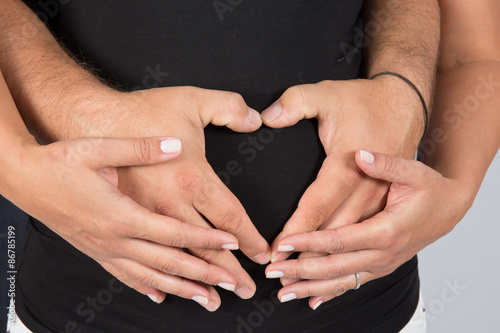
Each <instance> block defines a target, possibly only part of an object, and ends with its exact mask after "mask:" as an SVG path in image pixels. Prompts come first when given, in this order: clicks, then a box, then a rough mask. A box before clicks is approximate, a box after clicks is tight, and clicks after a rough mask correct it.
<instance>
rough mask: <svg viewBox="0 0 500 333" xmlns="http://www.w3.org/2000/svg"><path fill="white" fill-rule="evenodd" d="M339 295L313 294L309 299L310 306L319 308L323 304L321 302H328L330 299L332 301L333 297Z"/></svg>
mask: <svg viewBox="0 0 500 333" xmlns="http://www.w3.org/2000/svg"><path fill="white" fill-rule="evenodd" d="M337 296H339V295H337V294H328V295H322V296H312V297H311V298H310V299H309V306H310V307H311V309H313V310H316V309H317V308H319V307H320V306H321V304H323V303H326V302H328V301H331V300H332V299H334V298H335V297H337Z"/></svg>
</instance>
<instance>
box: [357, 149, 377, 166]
mask: <svg viewBox="0 0 500 333" xmlns="http://www.w3.org/2000/svg"><path fill="white" fill-rule="evenodd" d="M359 152H360V154H361V160H362V161H363V162H365V163H366V164H373V163H375V156H373V154H372V153H370V152H367V151H366V150H360V151H359Z"/></svg>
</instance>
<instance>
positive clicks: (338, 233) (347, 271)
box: [266, 151, 474, 309]
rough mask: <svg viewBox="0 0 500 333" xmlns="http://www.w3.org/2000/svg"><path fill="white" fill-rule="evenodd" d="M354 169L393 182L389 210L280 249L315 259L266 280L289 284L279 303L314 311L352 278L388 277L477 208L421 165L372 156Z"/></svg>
mask: <svg viewBox="0 0 500 333" xmlns="http://www.w3.org/2000/svg"><path fill="white" fill-rule="evenodd" d="M356 162H357V165H358V166H359V167H360V168H361V170H362V171H363V172H364V173H366V174H367V175H368V176H370V177H373V178H375V179H380V180H384V181H388V182H392V185H391V188H390V191H389V195H388V198H387V206H386V207H385V209H384V210H383V211H382V212H380V213H379V214H377V215H375V216H374V217H372V218H370V219H367V220H365V221H363V222H361V223H356V224H350V225H347V226H343V225H342V223H338V224H332V225H331V226H330V228H329V229H328V230H320V231H316V232H311V233H302V234H296V235H292V236H289V237H286V238H284V239H282V240H281V241H280V242H279V243H278V244H277V245H278V246H279V247H281V249H284V250H287V251H289V250H292V249H293V251H297V252H305V253H311V252H314V253H316V254H315V255H313V256H314V257H311V254H310V255H305V256H302V255H301V256H300V257H299V259H297V260H287V261H282V262H279V263H273V264H271V265H269V267H267V270H266V271H267V273H268V274H269V273H271V272H275V273H271V274H272V275H273V276H283V277H284V278H285V279H286V280H285V283H284V285H285V287H284V288H283V289H282V290H280V292H279V294H278V297H279V298H280V299H282V300H283V299H285V300H286V299H294V298H305V297H311V298H310V300H309V305H310V306H311V308H313V309H316V308H317V307H318V306H319V305H321V304H322V303H323V302H326V301H328V300H331V299H332V298H334V297H336V296H339V295H342V294H343V293H345V292H346V291H348V290H350V289H353V288H354V287H355V286H356V278H355V276H354V273H359V275H360V278H361V283H362V284H364V283H366V282H368V281H371V280H374V279H377V278H380V277H383V276H386V275H388V274H390V273H392V272H393V271H394V270H396V269H397V268H398V267H399V266H400V265H402V264H403V263H405V262H406V261H408V260H409V259H411V258H412V257H413V256H414V255H415V254H417V253H418V252H419V251H420V250H422V249H423V248H425V247H426V246H427V245H429V244H431V243H433V242H434V241H436V240H437V239H439V238H440V237H442V236H444V235H445V234H447V233H449V232H450V231H451V230H452V229H453V228H454V227H455V225H456V224H457V223H458V222H459V221H460V220H461V219H462V217H463V216H464V215H465V213H466V211H467V210H468V208H469V207H470V206H471V204H472V198H473V195H474V194H473V193H470V191H467V190H466V189H465V188H464V186H463V185H462V184H461V183H460V182H459V181H457V180H455V179H449V178H445V177H443V176H442V175H441V174H440V173H438V172H436V171H434V170H432V169H431V168H429V167H427V166H425V165H423V164H422V163H420V162H416V161H413V160H407V159H401V158H396V157H391V156H387V155H384V154H374V155H373V154H371V153H369V152H367V151H361V152H358V153H357V154H356ZM306 251H311V252H306ZM318 253H324V254H323V255H319V256H318ZM276 272H277V273H276ZM297 279H304V280H307V281H300V280H297ZM361 288H362V287H361ZM287 295H290V296H287Z"/></svg>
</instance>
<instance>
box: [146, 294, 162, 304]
mask: <svg viewBox="0 0 500 333" xmlns="http://www.w3.org/2000/svg"><path fill="white" fill-rule="evenodd" d="M148 297H149V299H150V300H152V301H153V302H155V303H158V304H160V303H159V302H158V297H156V296H155V295H152V294H148Z"/></svg>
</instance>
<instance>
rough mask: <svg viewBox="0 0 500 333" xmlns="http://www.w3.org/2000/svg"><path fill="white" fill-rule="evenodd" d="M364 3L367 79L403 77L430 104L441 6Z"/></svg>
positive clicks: (430, 1)
mask: <svg viewBox="0 0 500 333" xmlns="http://www.w3.org/2000/svg"><path fill="white" fill-rule="evenodd" d="M365 3H366V4H365V8H364V20H365V40H366V50H365V54H366V57H365V59H366V71H367V76H368V77H371V76H372V75H374V74H376V73H379V72H384V71H392V72H397V73H399V74H402V75H404V76H405V77H407V78H408V79H410V80H411V81H412V82H413V83H414V84H415V85H416V86H417V87H418V88H419V90H420V91H421V92H422V94H423V96H424V98H425V100H426V102H427V103H428V104H430V101H431V99H432V98H431V96H432V92H433V89H434V77H435V71H436V63H437V54H438V45H439V35H440V33H439V31H440V15H439V6H438V2H437V1H436V0H425V1H418V0H369V1H366V2H365Z"/></svg>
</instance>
